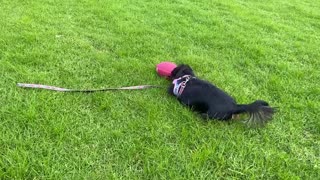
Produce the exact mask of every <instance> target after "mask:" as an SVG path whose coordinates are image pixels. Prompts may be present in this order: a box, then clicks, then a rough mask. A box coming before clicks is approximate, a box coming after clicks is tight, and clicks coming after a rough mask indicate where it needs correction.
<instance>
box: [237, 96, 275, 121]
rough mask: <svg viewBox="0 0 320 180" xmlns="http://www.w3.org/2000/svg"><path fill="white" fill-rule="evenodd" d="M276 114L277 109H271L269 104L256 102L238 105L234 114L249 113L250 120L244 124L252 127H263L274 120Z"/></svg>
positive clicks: (260, 101)
mask: <svg viewBox="0 0 320 180" xmlns="http://www.w3.org/2000/svg"><path fill="white" fill-rule="evenodd" d="M275 112H276V108H273V107H270V106H269V104H268V103H267V102H265V101H262V100H256V101H255V102H253V103H251V104H238V105H237V109H236V111H235V112H234V114H241V113H248V114H249V118H248V119H246V120H245V121H244V123H245V124H247V125H248V126H251V127H257V126H260V127H261V126H264V125H265V124H266V123H267V122H268V121H270V120H271V119H272V116H273V114H274V113H275Z"/></svg>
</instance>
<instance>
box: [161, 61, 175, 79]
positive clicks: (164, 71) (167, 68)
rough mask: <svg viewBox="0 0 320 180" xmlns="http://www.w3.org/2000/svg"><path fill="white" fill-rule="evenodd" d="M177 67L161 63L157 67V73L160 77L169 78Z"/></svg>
mask: <svg viewBox="0 0 320 180" xmlns="http://www.w3.org/2000/svg"><path fill="white" fill-rule="evenodd" d="M176 67H177V65H176V64H175V63H173V62H161V63H159V64H158V65H157V68H156V71H157V73H158V74H159V75H160V76H165V77H169V76H170V75H171V72H172V71H173V69H174V68H176Z"/></svg>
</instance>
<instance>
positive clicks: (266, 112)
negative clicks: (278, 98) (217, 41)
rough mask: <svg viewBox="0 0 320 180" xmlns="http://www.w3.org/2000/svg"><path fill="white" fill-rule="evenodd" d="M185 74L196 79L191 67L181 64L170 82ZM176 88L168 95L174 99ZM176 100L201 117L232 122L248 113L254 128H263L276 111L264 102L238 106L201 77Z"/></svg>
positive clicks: (191, 83)
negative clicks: (236, 116) (236, 117)
mask: <svg viewBox="0 0 320 180" xmlns="http://www.w3.org/2000/svg"><path fill="white" fill-rule="evenodd" d="M184 75H191V76H193V77H195V74H194V72H193V70H192V68H191V67H190V66H188V65H184V64H182V65H179V66H178V67H176V68H175V69H174V70H173V71H172V73H171V77H170V79H171V80H174V79H177V78H179V77H182V76H184ZM173 88H174V85H173V84H172V85H171V86H170V87H169V88H168V93H169V94H171V95H173V96H174V94H173ZM177 99H178V100H179V102H180V103H182V104H184V105H186V106H188V107H190V108H191V109H192V110H194V111H196V112H198V113H199V114H200V115H201V116H202V117H204V118H209V119H217V120H230V119H232V117H233V116H234V115H238V114H242V113H248V114H249V118H248V120H247V121H246V122H248V123H251V125H252V124H253V125H257V124H259V125H264V124H265V123H266V122H267V121H268V120H270V119H271V118H272V115H273V114H274V112H275V109H274V108H272V107H270V106H269V105H268V103H267V102H265V101H263V100H256V101H254V102H253V103H251V104H237V102H236V101H235V100H234V99H233V98H232V97H231V96H230V95H228V94H227V93H225V92H224V91H222V90H221V89H219V88H218V87H216V86H215V85H213V84H211V83H209V82H207V81H204V80H201V79H199V78H191V79H190V80H189V81H188V82H187V85H186V87H185V89H184V91H183V92H182V94H181V95H180V96H178V97H177Z"/></svg>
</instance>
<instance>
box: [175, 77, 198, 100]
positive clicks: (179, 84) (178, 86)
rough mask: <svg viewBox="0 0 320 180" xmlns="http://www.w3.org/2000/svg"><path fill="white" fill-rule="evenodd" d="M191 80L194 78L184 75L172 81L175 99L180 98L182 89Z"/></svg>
mask: <svg viewBox="0 0 320 180" xmlns="http://www.w3.org/2000/svg"><path fill="white" fill-rule="evenodd" d="M191 78H195V77H192V76H191V75H184V76H182V77H180V78H177V79H175V80H173V81H172V84H174V87H173V94H174V95H175V96H177V97H179V96H181V94H182V92H183V90H184V88H185V87H186V86H187V83H188V81H189V80H190V79H191Z"/></svg>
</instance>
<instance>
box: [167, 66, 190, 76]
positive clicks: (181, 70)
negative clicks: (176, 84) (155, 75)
mask: <svg viewBox="0 0 320 180" xmlns="http://www.w3.org/2000/svg"><path fill="white" fill-rule="evenodd" d="M184 75H191V76H194V73H193V70H192V68H191V67H190V66H189V65H186V64H180V65H178V66H177V67H176V68H175V69H173V71H172V72H171V76H170V78H171V79H175V78H179V77H181V76H184Z"/></svg>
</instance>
